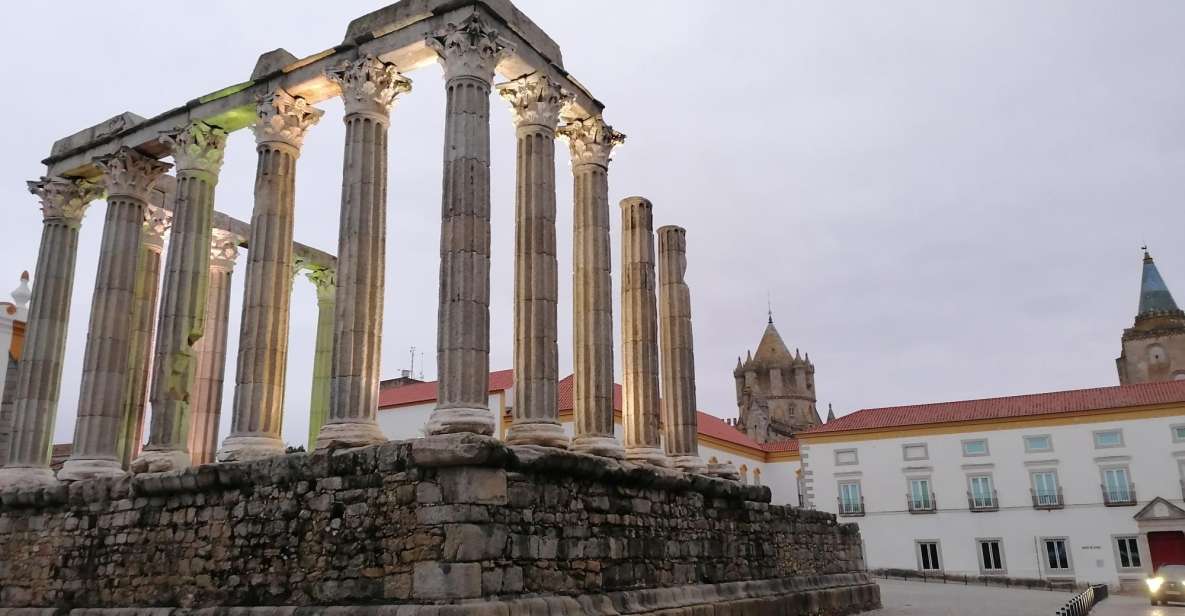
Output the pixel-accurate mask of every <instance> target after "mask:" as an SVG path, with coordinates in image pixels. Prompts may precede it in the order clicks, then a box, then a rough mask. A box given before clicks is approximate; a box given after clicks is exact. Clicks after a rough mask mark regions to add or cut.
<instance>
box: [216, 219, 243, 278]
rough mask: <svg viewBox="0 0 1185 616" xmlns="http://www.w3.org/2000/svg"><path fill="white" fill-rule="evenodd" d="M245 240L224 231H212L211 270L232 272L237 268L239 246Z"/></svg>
mask: <svg viewBox="0 0 1185 616" xmlns="http://www.w3.org/2000/svg"><path fill="white" fill-rule="evenodd" d="M242 242H243V238H241V237H239V236H238V235H235V234H234V233H231V232H230V231H226V230H224V229H211V230H210V269H212V270H215V269H216V270H222V271H230V270H233V269H234V268H235V259H237V258H238V257H239V244H241V243H242Z"/></svg>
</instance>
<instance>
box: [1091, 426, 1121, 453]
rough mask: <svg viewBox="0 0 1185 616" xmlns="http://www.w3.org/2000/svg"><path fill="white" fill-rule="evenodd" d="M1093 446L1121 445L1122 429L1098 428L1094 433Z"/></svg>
mask: <svg viewBox="0 0 1185 616" xmlns="http://www.w3.org/2000/svg"><path fill="white" fill-rule="evenodd" d="M1094 447H1095V449H1106V448H1108V447H1123V431H1122V430H1098V431H1096V432H1095V433H1094Z"/></svg>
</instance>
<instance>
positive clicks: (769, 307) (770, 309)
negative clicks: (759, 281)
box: [765, 291, 774, 325]
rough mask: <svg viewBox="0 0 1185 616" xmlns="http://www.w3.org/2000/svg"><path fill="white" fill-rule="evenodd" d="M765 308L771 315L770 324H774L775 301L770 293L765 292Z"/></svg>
mask: <svg viewBox="0 0 1185 616" xmlns="http://www.w3.org/2000/svg"><path fill="white" fill-rule="evenodd" d="M765 308H766V310H767V314H769V324H770V325H773V324H774V300H773V299H772V297H771V296H770V293H769V291H766V292H765Z"/></svg>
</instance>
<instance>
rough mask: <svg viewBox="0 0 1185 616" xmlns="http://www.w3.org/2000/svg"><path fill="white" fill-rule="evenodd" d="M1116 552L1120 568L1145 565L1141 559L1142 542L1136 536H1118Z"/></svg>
mask: <svg viewBox="0 0 1185 616" xmlns="http://www.w3.org/2000/svg"><path fill="white" fill-rule="evenodd" d="M1115 554H1116V556H1118V558H1117V562H1118V563H1119V568H1120V569H1139V568H1141V567H1142V566H1143V565H1142V564H1141V561H1140V542H1139V541H1138V540H1137V539H1136V537H1134V536H1132V537H1116V538H1115Z"/></svg>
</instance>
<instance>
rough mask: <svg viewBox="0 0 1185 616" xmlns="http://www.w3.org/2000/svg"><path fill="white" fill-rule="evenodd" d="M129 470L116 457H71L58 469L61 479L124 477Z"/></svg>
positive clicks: (81, 479)
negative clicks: (103, 458)
mask: <svg viewBox="0 0 1185 616" xmlns="http://www.w3.org/2000/svg"><path fill="white" fill-rule="evenodd" d="M127 474H128V472H127V471H125V470H123V466H122V465H121V464H120V463H119V461H118V460H114V459H106V460H101V459H94V458H70V459H69V460H66V462H65V463H64V464H62V470H60V471H58V479H59V480H61V481H83V480H85V479H95V478H97V477H123V476H124V475H127Z"/></svg>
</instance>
